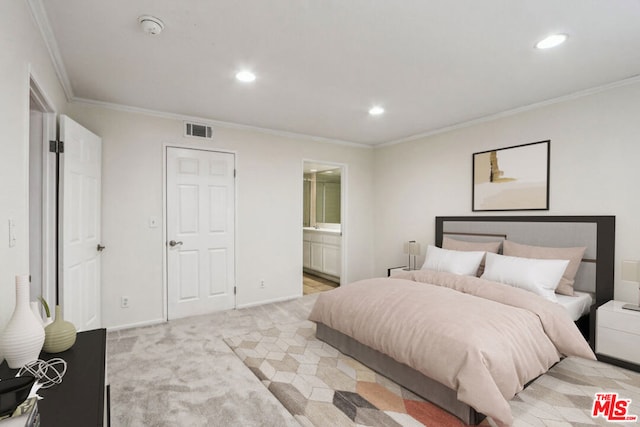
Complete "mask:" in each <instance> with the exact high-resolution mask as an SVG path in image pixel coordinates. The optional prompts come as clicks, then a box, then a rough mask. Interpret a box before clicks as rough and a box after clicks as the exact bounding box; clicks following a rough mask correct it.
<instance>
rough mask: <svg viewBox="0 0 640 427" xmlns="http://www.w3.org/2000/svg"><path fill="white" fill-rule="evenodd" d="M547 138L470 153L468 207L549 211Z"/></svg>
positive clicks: (479, 209) (548, 143) (548, 149)
mask: <svg viewBox="0 0 640 427" xmlns="http://www.w3.org/2000/svg"><path fill="white" fill-rule="evenodd" d="M550 151H551V141H539V142H532V143H529V144H522V145H515V146H513V147H505V148H498V149H496V150H490V151H482V152H480V153H474V154H473V188H472V209H473V211H474V212H476V211H525V210H526V211H528V210H549V153H550Z"/></svg>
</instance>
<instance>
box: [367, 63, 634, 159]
mask: <svg viewBox="0 0 640 427" xmlns="http://www.w3.org/2000/svg"><path fill="white" fill-rule="evenodd" d="M636 83H640V75H636V76H633V77H629V78H626V79H622V80H618V81H615V82H612V83H607V84H604V85H601V86H596V87H592V88H589V89H585V90H581V91H578V92H573V93H570V94H568V95H563V96H559V97H557V98H551V99H547V100H545V101H540V102H535V103H533V104H529V105H524V106H522V107H517V108H513V109H511V110H505V111H501V112H499V113H495V114H490V115H488V116H483V117H479V118H477V119H473V120H468V121H465V122H460V123H456V124H454V125H451V126H445V127H441V128H438V129H433V130H430V131H428V132H423V133H419V134H415V135H411V136H408V137H405V138H401V139H396V140H393V141H389V142H385V143H382V144H378V145H376V146H375V147H376V148H378V147H379V148H382V147H388V146H391V145H397V144H402V143H405V142H410V141H415V140H417V139H422V138H428V137H430V136H433V135H438V134H442V133H447V132H452V131H454V130H458V129H464V128H466V127H469V126H474V125H478V124H481V123H487V122H491V121H494V120H498V119H502V118H504V117H509V116H513V115H516V114H520V113H524V112H527V111H532V110H537V109H539V108H543V107H547V106H550V105H554V104H560V103H562V102H567V101H572V100H574V99H579V98H583V97H586V96H590V95H595V94H597V93H601V92H606V91H608V90H612V89H616V88H619V87H623V86H628V85H632V84H636Z"/></svg>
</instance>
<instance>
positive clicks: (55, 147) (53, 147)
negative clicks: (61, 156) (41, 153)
mask: <svg viewBox="0 0 640 427" xmlns="http://www.w3.org/2000/svg"><path fill="white" fill-rule="evenodd" d="M49 152H50V153H64V142H63V141H49Z"/></svg>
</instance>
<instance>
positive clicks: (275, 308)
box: [107, 294, 317, 427]
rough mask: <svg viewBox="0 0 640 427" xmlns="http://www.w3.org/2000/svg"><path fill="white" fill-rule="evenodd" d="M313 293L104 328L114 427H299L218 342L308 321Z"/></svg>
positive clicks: (313, 299)
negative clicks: (151, 323)
mask: <svg viewBox="0 0 640 427" xmlns="http://www.w3.org/2000/svg"><path fill="white" fill-rule="evenodd" d="M316 298H317V294H316V295H309V296H306V297H303V298H300V299H297V300H294V301H287V302H283V303H276V304H269V305H265V306H258V307H252V308H247V309H242V310H231V311H226V312H221V313H216V314H212V315H206V316H197V317H191V318H186V319H180V320H176V321H171V322H168V323H164V324H159V325H154V326H149V327H143V328H135V329H129V330H122V331H114V332H109V334H108V337H107V375H108V380H109V383H110V384H111V420H112V425H113V426H114V427H121V426H123V427H127V426H132V427H138V426H145V427H146V426H154V427H155V426H167V427H168V426H172V427H175V426H190V427H191V426H194V427H196V426H247V427H251V426H295V427H298V426H299V424H298V423H297V422H296V421H295V420H294V418H293V416H292V415H291V414H290V413H289V412H288V411H287V410H286V409H285V408H284V407H283V406H282V404H281V403H280V402H279V401H278V400H277V399H276V398H275V397H274V396H273V395H272V394H271V393H270V392H269V391H268V390H267V389H266V388H265V387H264V386H263V385H262V384H261V383H260V381H259V380H258V379H257V378H256V377H255V375H253V373H252V372H251V371H250V370H249V369H248V368H247V367H246V366H245V365H244V364H243V363H242V362H241V361H240V359H238V357H237V356H235V354H234V353H233V352H232V351H231V349H230V348H229V347H228V346H227V345H226V344H225V343H224V341H223V340H222V339H223V338H229V337H233V336H236V335H241V334H247V333H249V332H251V331H254V330H259V329H266V328H269V327H272V326H273V325H276V324H287V323H293V322H299V321H300V320H301V319H306V317H307V316H308V314H309V311H310V310H311V307H312V306H313V303H314V302H315V299H316Z"/></svg>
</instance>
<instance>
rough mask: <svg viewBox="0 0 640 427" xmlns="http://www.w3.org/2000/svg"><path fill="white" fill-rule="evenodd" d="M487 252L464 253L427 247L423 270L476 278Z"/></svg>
mask: <svg viewBox="0 0 640 427" xmlns="http://www.w3.org/2000/svg"><path fill="white" fill-rule="evenodd" d="M484 254H485V252H480V251H473V252H469V251H466V252H463V251H454V250H449V249H441V248H438V247H436V246H432V245H429V246H427V258H426V259H425V260H424V264H423V265H422V269H423V270H435V271H446V272H448V273H454V274H460V275H463V276H475V275H476V272H477V271H478V266H479V265H480V262H481V261H482V258H483V257H484Z"/></svg>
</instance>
